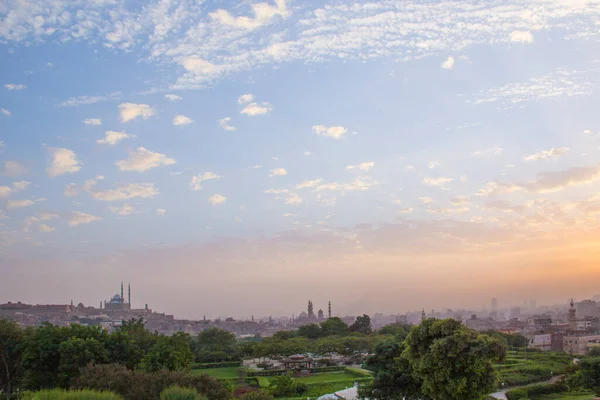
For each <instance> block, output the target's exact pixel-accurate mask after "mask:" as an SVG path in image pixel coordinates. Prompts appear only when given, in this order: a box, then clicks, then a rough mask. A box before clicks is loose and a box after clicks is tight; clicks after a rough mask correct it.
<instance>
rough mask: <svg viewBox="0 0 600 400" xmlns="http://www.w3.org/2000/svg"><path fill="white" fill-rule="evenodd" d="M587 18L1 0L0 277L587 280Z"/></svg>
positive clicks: (450, 287)
mask: <svg viewBox="0 0 600 400" xmlns="http://www.w3.org/2000/svg"><path fill="white" fill-rule="evenodd" d="M598 24H600V0H588V1H584V0H577V1H568V0H532V1H530V2H528V4H527V5H524V4H523V2H521V1H517V0H508V1H495V0H494V1H488V0H485V1H484V0H476V1H472V2H455V1H432V2H427V3H426V4H425V3H422V2H412V1H403V0H402V1H401V0H384V1H371V2H369V1H357V2H353V3H352V5H347V4H345V3H344V2H335V1H329V0H322V1H321V0H320V1H310V2H298V1H292V0H265V1H262V2H261V1H248V2H244V3H240V4H233V3H231V2H211V1H208V2H202V3H196V2H189V1H185V0H170V1H167V0H161V1H159V0H155V1H149V2H146V3H145V4H144V5H143V6H142V5H140V4H139V3H138V2H111V1H96V2H73V1H67V0H55V1H41V2H36V3H28V2H17V1H8V2H7V3H6V4H5V5H4V6H0V54H1V57H2V60H3V62H2V65H1V66H0V72H1V74H0V76H2V82H0V274H1V278H2V279H0V302H4V301H9V300H10V301H19V300H20V301H24V302H32V303H42V302H51V303H68V302H69V301H70V300H71V299H73V300H74V301H76V302H79V301H83V302H84V303H85V304H86V305H97V304H98V302H99V301H100V300H104V299H106V296H107V293H106V289H107V288H110V287H112V285H114V282H120V281H121V280H124V281H125V282H132V283H134V293H135V295H134V303H136V302H137V299H140V300H141V299H144V300H143V302H142V303H141V305H143V304H145V303H148V304H150V305H154V306H156V305H160V307H161V309H162V310H163V311H168V312H170V313H173V314H175V315H178V316H181V317H194V318H198V317H199V316H201V315H203V314H210V315H223V316H225V315H235V314H236V313H239V316H250V315H251V314H253V313H257V314H261V313H262V314H264V315H271V314H272V315H286V314H288V313H289V312H288V311H287V310H302V309H303V308H304V306H305V302H306V301H307V300H308V299H312V300H313V301H314V303H315V305H316V309H319V308H322V309H323V310H324V311H325V307H326V305H327V301H329V300H332V301H334V304H336V306H335V307H338V306H337V305H339V307H340V308H339V312H342V313H349V314H350V313H362V312H365V313H369V312H373V311H374V310H381V311H382V312H393V310H395V309H397V308H398V307H400V306H401V307H404V308H405V309H407V310H408V309H412V310H420V309H422V308H425V309H427V310H429V309H432V308H433V309H437V308H440V305H444V304H449V305H448V307H450V308H458V307H466V306H467V305H468V304H481V305H488V306H489V304H490V303H489V302H490V299H491V298H492V297H496V298H497V299H498V301H499V302H500V304H503V303H504V301H505V300H503V299H522V301H525V300H528V299H536V300H537V301H538V302H539V303H546V304H562V303H563V302H564V301H565V300H567V299H569V298H571V297H573V294H577V293H581V294H584V297H591V296H593V295H596V294H597V293H596V282H595V279H594V278H595V277H596V275H597V270H598V265H600V257H599V256H598V251H597V249H598V243H597V242H598V241H597V237H598V234H599V233H600V224H599V223H598V215H599V213H598V210H600V197H599V196H598V182H599V181H600V116H599V115H598V113H597V111H596V109H597V105H598V102H599V101H600V93H599V88H600V57H598V54H600V41H598V39H599V37H600V32H599V31H598ZM78 299H79V300H78ZM519 301H521V300H519ZM136 306H137V304H136ZM343 307H346V308H345V309H344V308H343ZM198 310H204V311H202V312H200V311H198ZM361 310H364V311H361Z"/></svg>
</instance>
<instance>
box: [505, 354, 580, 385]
mask: <svg viewBox="0 0 600 400" xmlns="http://www.w3.org/2000/svg"><path fill="white" fill-rule="evenodd" d="M571 362H572V361H571V357H569V355H567V354H565V353H556V352H528V353H527V360H525V359H524V357H523V352H522V351H518V352H517V351H511V352H509V354H508V356H507V358H506V361H505V362H504V363H502V364H499V365H497V366H496V367H497V369H498V372H499V378H500V379H499V381H500V382H504V383H505V387H514V386H523V385H529V384H531V383H537V382H544V381H547V380H549V379H550V378H551V377H553V376H557V375H561V374H562V373H564V371H565V370H566V368H567V366H568V365H569V364H570V363H571Z"/></svg>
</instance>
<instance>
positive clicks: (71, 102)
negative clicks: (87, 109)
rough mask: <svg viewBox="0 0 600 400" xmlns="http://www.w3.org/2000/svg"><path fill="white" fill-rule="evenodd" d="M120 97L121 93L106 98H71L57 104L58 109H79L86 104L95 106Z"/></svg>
mask: <svg viewBox="0 0 600 400" xmlns="http://www.w3.org/2000/svg"><path fill="white" fill-rule="evenodd" d="M120 97H121V92H114V93H110V94H108V95H106V96H79V97H71V98H69V99H67V100H65V101H63V102H61V103H58V107H79V106H83V105H88V104H96V103H100V102H103V101H107V100H118V99H119V98H120Z"/></svg>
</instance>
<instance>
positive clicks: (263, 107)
mask: <svg viewBox="0 0 600 400" xmlns="http://www.w3.org/2000/svg"><path fill="white" fill-rule="evenodd" d="M271 108H272V107H271V105H270V104H269V103H267V102H264V103H262V104H258V103H255V102H254V103H250V104H248V105H246V106H245V107H244V108H242V111H240V114H246V115H248V116H249V117H254V116H256V115H264V114H266V113H268V112H269V111H271Z"/></svg>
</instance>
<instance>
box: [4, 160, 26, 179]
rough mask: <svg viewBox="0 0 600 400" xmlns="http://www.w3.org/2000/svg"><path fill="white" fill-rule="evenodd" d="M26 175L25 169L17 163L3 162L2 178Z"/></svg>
mask: <svg viewBox="0 0 600 400" xmlns="http://www.w3.org/2000/svg"><path fill="white" fill-rule="evenodd" d="M26 173H27V167H25V166H24V165H23V164H21V163H20V162H18V161H11V160H6V161H4V168H3V169H2V175H4V176H9V177H11V176H19V175H24V174H26Z"/></svg>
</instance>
